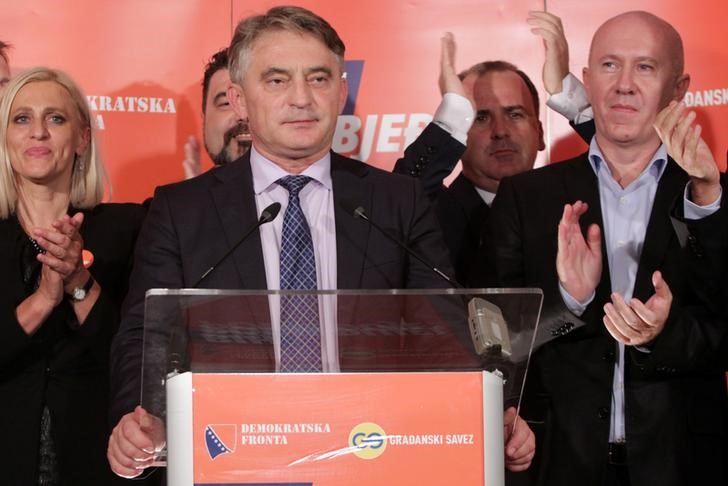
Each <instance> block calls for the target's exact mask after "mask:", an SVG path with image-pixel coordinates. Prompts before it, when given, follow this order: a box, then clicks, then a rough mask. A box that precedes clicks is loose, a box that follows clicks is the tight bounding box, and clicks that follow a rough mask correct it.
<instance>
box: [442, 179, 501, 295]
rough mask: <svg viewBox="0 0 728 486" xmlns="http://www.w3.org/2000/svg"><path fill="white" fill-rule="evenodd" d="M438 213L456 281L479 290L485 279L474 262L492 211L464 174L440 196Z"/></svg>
mask: <svg viewBox="0 0 728 486" xmlns="http://www.w3.org/2000/svg"><path fill="white" fill-rule="evenodd" d="M435 213H436V214H437V218H438V221H440V224H441V225H442V233H443V236H444V237H445V244H446V245H447V247H448V249H449V250H450V256H451V258H452V263H453V265H454V267H455V278H456V279H457V281H458V282H460V283H461V284H462V285H464V286H468V287H477V286H478V282H480V281H481V280H482V278H481V277H480V276H479V275H477V274H475V272H474V271H473V269H474V262H476V261H477V260H478V252H479V250H480V247H481V245H482V244H483V236H484V229H485V224H486V222H487V220H488V215H489V214H490V208H489V207H488V205H487V204H485V201H483V198H482V197H480V194H478V192H477V191H476V189H475V186H474V185H473V183H472V182H470V180H469V179H468V178H466V177H465V176H464V175H463V174H462V173H461V174H460V175H458V176H457V178H455V180H454V181H453V182H452V184H450V186H449V187H448V188H447V189H445V190H443V191H442V192H441V193H440V194H439V195H438V197H437V200H436V202H435Z"/></svg>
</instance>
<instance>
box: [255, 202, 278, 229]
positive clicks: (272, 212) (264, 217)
mask: <svg viewBox="0 0 728 486" xmlns="http://www.w3.org/2000/svg"><path fill="white" fill-rule="evenodd" d="M280 210H281V203H279V202H274V203H273V204H271V205H270V206H268V207H267V208H265V209H264V210H263V211H262V212H261V213H260V219H258V223H260V224H265V223H270V222H271V221H273V220H274V219H276V216H278V213H279V212H280Z"/></svg>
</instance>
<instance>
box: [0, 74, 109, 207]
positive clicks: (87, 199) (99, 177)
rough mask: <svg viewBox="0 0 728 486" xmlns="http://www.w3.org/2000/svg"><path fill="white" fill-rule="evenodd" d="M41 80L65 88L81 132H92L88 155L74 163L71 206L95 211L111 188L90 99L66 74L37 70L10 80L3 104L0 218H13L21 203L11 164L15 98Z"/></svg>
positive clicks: (0, 106) (0, 110)
mask: <svg viewBox="0 0 728 486" xmlns="http://www.w3.org/2000/svg"><path fill="white" fill-rule="evenodd" d="M38 81H53V82H55V83H58V84H60V85H61V86H63V87H64V88H65V89H66V91H67V92H68V94H69V95H70V97H71V99H72V100H73V103H74V105H76V108H77V110H78V115H79V119H80V120H79V121H80V123H81V130H88V132H89V144H88V146H87V147H86V150H85V151H84V153H83V154H81V155H78V156H77V157H76V160H75V162H74V167H73V175H72V176H71V193H70V204H71V205H72V206H73V207H75V208H79V209H89V208H93V207H94V206H96V205H97V204H99V203H100V202H101V201H102V199H103V197H104V190H105V189H107V186H108V184H107V179H106V171H105V170H104V166H103V163H102V162H101V157H100V156H99V151H98V148H97V146H96V137H94V130H93V126H92V124H91V115H90V113H89V109H88V103H87V101H86V97H85V96H84V95H83V93H81V90H80V89H79V88H78V85H76V83H75V82H74V81H73V80H72V79H71V77H70V76H69V75H68V74H66V73H64V72H63V71H59V70H57V69H50V68H46V67H35V68H33V69H30V70H28V71H25V72H24V73H21V74H19V75H17V76H15V77H14V78H13V79H12V80H10V82H9V83H8V85H7V87H6V89H5V93H3V97H2V100H1V101H0V219H7V218H8V217H10V215H11V214H13V213H14V212H15V206H16V203H17V202H18V187H17V182H16V178H15V175H14V172H13V168H12V166H11V165H10V155H9V151H8V138H7V135H8V123H9V121H10V108H11V107H12V105H13V101H14V100H15V96H16V95H17V94H18V92H19V91H20V90H21V89H22V88H23V87H24V86H25V85H27V84H30V83H34V82H38Z"/></svg>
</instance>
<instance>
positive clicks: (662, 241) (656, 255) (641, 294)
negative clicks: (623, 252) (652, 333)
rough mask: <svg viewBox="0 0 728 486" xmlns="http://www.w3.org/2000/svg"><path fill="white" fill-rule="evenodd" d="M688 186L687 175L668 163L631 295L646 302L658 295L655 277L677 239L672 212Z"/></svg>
mask: <svg viewBox="0 0 728 486" xmlns="http://www.w3.org/2000/svg"><path fill="white" fill-rule="evenodd" d="M686 183H687V176H686V174H685V173H684V172H683V171H682V170H681V169H680V168H679V167H678V165H677V164H676V163H675V162H674V161H673V160H672V159H669V160H668V162H667V167H665V172H664V173H663V174H662V177H661V178H660V182H659V184H658V186H657V192H655V200H654V203H653V204H652V211H651V213H650V221H649V223H648V224H647V230H646V232H645V241H644V245H643V247H642V254H641V255H640V263H639V267H638V268H637V276H636V277H635V285H634V292H632V293H633V295H634V297H636V298H638V299H641V300H643V301H644V299H647V298H649V297H650V296H651V295H652V294H654V293H655V291H654V287H653V286H652V273H653V272H654V271H655V270H658V269H660V267H661V263H662V262H663V261H664V260H665V256H666V254H667V252H668V249H669V246H670V243H671V242H672V240H673V238H675V234H674V231H673V227H672V223H671V221H670V208H671V207H672V205H673V204H674V202H675V197H676V196H681V195H682V193H683V188H684V187H685V184H686Z"/></svg>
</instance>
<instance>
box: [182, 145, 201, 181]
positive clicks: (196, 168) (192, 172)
mask: <svg viewBox="0 0 728 486" xmlns="http://www.w3.org/2000/svg"><path fill="white" fill-rule="evenodd" d="M184 151H185V158H184V160H183V161H182V169H184V171H185V179H192V178H193V177H197V176H198V175H200V174H202V163H201V162H200V142H198V141H197V138H196V137H195V136H194V135H190V136H189V138H188V139H187V142H185V147H184Z"/></svg>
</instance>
